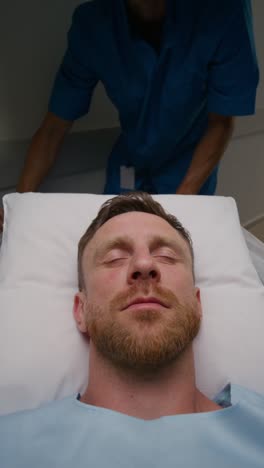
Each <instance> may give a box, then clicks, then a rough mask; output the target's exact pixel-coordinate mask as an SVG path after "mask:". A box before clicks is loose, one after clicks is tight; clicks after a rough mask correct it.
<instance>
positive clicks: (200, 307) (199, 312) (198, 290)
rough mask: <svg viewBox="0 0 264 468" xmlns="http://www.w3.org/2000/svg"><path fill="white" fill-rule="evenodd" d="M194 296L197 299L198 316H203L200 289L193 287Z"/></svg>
mask: <svg viewBox="0 0 264 468" xmlns="http://www.w3.org/2000/svg"><path fill="white" fill-rule="evenodd" d="M195 297H196V301H197V311H198V315H199V317H200V318H202V316H203V311H202V303H201V291H200V288H195Z"/></svg>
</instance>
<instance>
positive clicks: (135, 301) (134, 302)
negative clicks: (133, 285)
mask: <svg viewBox="0 0 264 468" xmlns="http://www.w3.org/2000/svg"><path fill="white" fill-rule="evenodd" d="M137 304H138V306H140V305H142V307H144V304H146V305H148V306H153V305H154V304H155V305H156V306H158V305H160V306H162V307H165V308H166V309H168V308H169V306H168V305H167V304H166V303H165V302H164V301H162V300H160V299H157V298H156V297H146V296H144V297H137V298H136V299H133V300H132V301H131V302H129V303H128V304H127V305H126V306H125V307H124V308H123V309H122V310H125V309H129V307H132V306H136V305H137Z"/></svg>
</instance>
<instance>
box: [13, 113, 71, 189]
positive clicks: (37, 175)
mask: <svg viewBox="0 0 264 468" xmlns="http://www.w3.org/2000/svg"><path fill="white" fill-rule="evenodd" d="M72 124H73V122H72V121H69V120H63V119H61V118H59V117H57V116H56V115H55V114H53V113H51V112H48V113H47V115H46V117H45V119H44V121H43V123H42V125H41V126H40V128H39V129H38V130H37V132H36V133H35V135H34V136H33V138H32V141H31V144H30V147H29V149H28V152H27V155H26V159H25V164H24V167H23V170H22V173H21V175H20V178H19V181H18V184H17V191H18V192H34V191H35V190H37V189H38V187H39V185H40V183H41V182H42V181H43V179H44V178H45V177H46V175H47V174H48V172H49V170H50V169H51V168H52V166H53V164H54V162H55V160H56V157H57V156H58V153H59V149H60V147H61V144H62V142H63V140H64V138H65V136H66V134H67V133H68V132H69V130H70V129H71V127H72Z"/></svg>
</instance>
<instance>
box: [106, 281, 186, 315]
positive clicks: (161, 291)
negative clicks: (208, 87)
mask: <svg viewBox="0 0 264 468" xmlns="http://www.w3.org/2000/svg"><path fill="white" fill-rule="evenodd" d="M139 296H140V297H142V296H147V297H148V296H152V297H153V296H154V297H155V298H156V299H157V300H159V301H160V302H164V303H166V304H168V305H169V307H177V306H179V305H181V304H180V301H179V300H178V298H177V296H176V294H174V293H173V292H172V291H171V290H170V289H167V288H165V287H161V286H159V285H150V284H144V283H143V282H142V283H141V284H135V285H133V286H131V287H130V288H128V289H127V290H124V291H122V292H120V293H118V294H116V296H115V297H114V298H113V299H112V300H111V302H110V307H111V309H112V310H121V309H123V308H124V307H126V305H127V303H129V302H132V301H133V300H135V299H136V298H137V297H139Z"/></svg>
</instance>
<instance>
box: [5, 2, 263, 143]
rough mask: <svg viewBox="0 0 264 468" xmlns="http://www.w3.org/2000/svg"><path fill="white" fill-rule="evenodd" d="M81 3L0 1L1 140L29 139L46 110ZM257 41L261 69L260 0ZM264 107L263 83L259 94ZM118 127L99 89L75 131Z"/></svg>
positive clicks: (115, 118)
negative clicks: (73, 15) (74, 13)
mask: <svg viewBox="0 0 264 468" xmlns="http://www.w3.org/2000/svg"><path fill="white" fill-rule="evenodd" d="M80 2H81V0H67V1H65V0H50V1H47V0H46V1H40V0H27V1H21V0H12V1H10V2H8V1H6V2H3V3H2V5H1V15H0V56H1V73H0V141H1V140H2V141H4V140H19V139H27V138H30V137H31V135H32V134H33V132H34V131H35V130H36V128H37V126H38V125H39V123H40V121H41V119H42V117H43V115H44V114H45V112H46V109H47V103H48V99H49V94H50V90H51V86H52V83H53V79H54V75H55V72H56V70H57V67H58V65H59V63H60V61H61V58H62V55H63V53H64V49H65V46H66V33H67V30H68V28H69V25H70V22H71V15H72V12H73V9H74V8H75V7H76V6H77V5H78V4H79V3H80ZM252 4H253V8H254V15H255V25H256V42H257V49H258V56H259V61H260V65H261V68H262V69H263V70H264V31H263V24H262V22H263V18H264V2H263V0H252ZM258 107H259V108H264V80H263V79H262V82H261V85H260V88H259V92H258ZM116 125H118V117H117V112H116V111H115V109H114V108H113V107H112V105H111V104H110V103H109V101H108V99H107V98H106V96H105V93H104V90H103V88H102V86H99V88H98V89H97V90H96V94H95V97H94V100H93V104H92V109H91V112H90V113H89V115H88V116H86V117H85V118H83V119H80V120H79V121H78V122H77V123H76V124H75V127H74V130H75V131H80V130H82V131H83V130H88V129H95V128H107V127H109V128H110V127H114V126H116Z"/></svg>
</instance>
